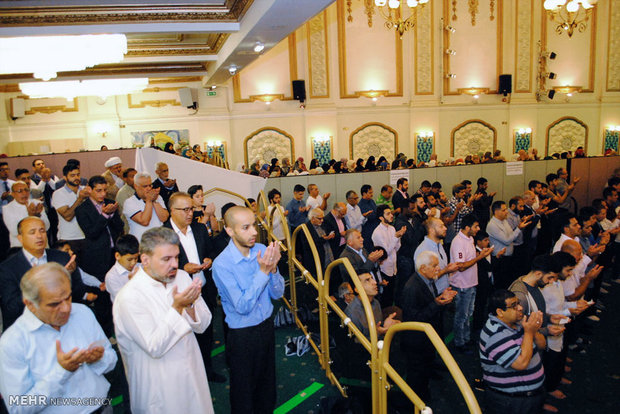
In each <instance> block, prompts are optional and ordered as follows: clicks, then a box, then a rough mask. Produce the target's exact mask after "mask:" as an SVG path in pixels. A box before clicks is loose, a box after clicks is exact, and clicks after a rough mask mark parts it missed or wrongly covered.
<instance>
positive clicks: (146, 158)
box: [135, 148, 267, 217]
mask: <svg viewBox="0 0 620 414" xmlns="http://www.w3.org/2000/svg"><path fill="white" fill-rule="evenodd" d="M158 162H165V163H166V164H167V165H168V169H169V171H170V173H169V174H170V175H169V178H172V179H176V180H177V185H178V187H179V190H181V191H187V189H188V188H189V187H190V186H192V185H195V184H200V185H202V188H203V189H204V191H205V192H207V191H208V190H210V189H212V188H215V187H217V188H223V189H225V190H228V191H232V192H235V193H237V194H240V195H242V196H244V197H245V198H254V199H256V198H257V196H258V194H259V193H260V191H261V190H262V189H263V188H265V184H266V183H267V180H266V179H265V178H261V177H257V176H254V175H249V174H242V173H239V172H235V171H230V170H226V169H224V168H219V167H215V166H213V165H209V164H204V163H202V162H198V161H194V160H190V159H187V158H183V157H180V156H178V155H174V154H168V153H167V152H163V151H158V150H155V149H153V148H138V149H137V150H136V163H135V165H136V170H138V172H146V173H149V174H150V175H151V177H153V179H156V178H157V174H155V169H156V168H157V163H158ZM240 201H241V200H240V199H238V198H236V197H231V196H229V195H227V194H225V193H216V194H215V195H210V196H208V197H205V203H215V207H216V215H217V216H218V217H219V216H220V208H221V207H222V206H223V205H224V204H226V203H228V202H233V203H235V204H242V203H241V202H240Z"/></svg>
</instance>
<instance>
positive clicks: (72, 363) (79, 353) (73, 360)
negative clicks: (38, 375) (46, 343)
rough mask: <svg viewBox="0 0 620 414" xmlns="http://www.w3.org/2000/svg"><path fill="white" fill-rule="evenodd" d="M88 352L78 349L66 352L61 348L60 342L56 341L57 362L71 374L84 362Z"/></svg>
mask: <svg viewBox="0 0 620 414" xmlns="http://www.w3.org/2000/svg"><path fill="white" fill-rule="evenodd" d="M85 354H86V350H84V349H80V350H78V348H77V347H75V348H73V349H72V350H70V351H68V352H64V351H63V350H62V347H61V346H60V341H59V340H56V360H57V361H58V364H60V366H61V367H63V368H64V369H66V370H67V371H70V372H75V371H76V370H77V369H78V368H79V367H80V365H82V363H83V362H84V356H85Z"/></svg>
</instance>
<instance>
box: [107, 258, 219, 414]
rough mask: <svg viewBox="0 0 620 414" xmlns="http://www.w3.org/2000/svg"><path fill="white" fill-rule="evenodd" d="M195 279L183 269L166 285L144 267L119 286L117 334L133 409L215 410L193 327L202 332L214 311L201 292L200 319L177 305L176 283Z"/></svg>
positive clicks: (197, 311) (182, 284)
mask: <svg viewBox="0 0 620 414" xmlns="http://www.w3.org/2000/svg"><path fill="white" fill-rule="evenodd" d="M190 283H191V279H190V277H189V275H188V274H187V273H186V272H184V271H182V270H179V271H178V272H177V275H176V278H175V280H174V281H173V282H171V283H167V284H166V286H165V287H164V285H163V284H162V283H161V282H158V281H156V280H155V279H153V278H151V277H150V276H149V275H147V274H146V273H145V272H144V269H140V270H139V271H138V272H137V273H136V275H135V276H134V277H133V278H132V279H131V280H130V281H129V282H128V283H127V284H126V285H125V286H124V287H123V288H122V289H121V290H120V292H119V293H118V295H117V296H116V300H115V301H114V307H113V315H114V325H115V329H116V338H117V340H118V345H119V347H120V351H121V355H122V357H123V363H124V364H125V373H126V374H127V380H128V382H129V395H130V398H131V411H132V412H133V413H134V414H139V413H146V414H158V413H162V414H168V413H206V414H210V413H213V404H212V402H211V393H210V391H209V384H208V382H207V374H206V372H205V368H204V364H203V361H202V355H201V354H200V348H199V347H198V342H197V341H196V337H195V335H194V334H193V332H192V331H194V332H197V333H202V332H204V331H205V329H207V326H209V323H210V322H211V312H210V311H209V308H208V307H207V305H206V304H205V301H204V300H203V298H202V297H200V298H199V299H198V300H197V301H196V303H195V304H194V309H195V315H196V321H193V320H192V319H191V317H190V316H189V315H188V314H187V313H186V312H185V311H183V315H179V313H178V312H177V311H176V310H174V309H173V308H172V302H173V297H172V289H173V287H174V286H177V289H178V291H179V292H181V291H183V290H185V289H186V288H187V286H188V285H189V284H190Z"/></svg>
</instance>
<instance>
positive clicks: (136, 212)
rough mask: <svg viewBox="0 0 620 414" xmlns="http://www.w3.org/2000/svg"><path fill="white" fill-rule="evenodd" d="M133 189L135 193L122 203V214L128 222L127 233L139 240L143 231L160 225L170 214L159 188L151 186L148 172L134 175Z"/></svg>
mask: <svg viewBox="0 0 620 414" xmlns="http://www.w3.org/2000/svg"><path fill="white" fill-rule="evenodd" d="M134 189H135V190H136V194H135V195H134V196H133V197H129V198H128V199H127V200H125V203H124V204H123V215H124V216H125V217H126V218H127V223H129V234H131V235H133V236H135V237H136V239H138V240H140V238H141V237H142V234H143V233H144V232H145V231H147V230H148V229H152V228H155V227H159V226H161V225H162V224H163V223H164V222H165V221H166V220H168V217H170V214H169V213H168V210H166V204H165V203H164V200H163V199H162V198H161V196H160V195H159V189H156V188H153V185H152V184H151V176H150V175H149V174H148V173H144V172H141V173H138V174H136V175H135V177H134Z"/></svg>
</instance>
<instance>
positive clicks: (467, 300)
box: [450, 214, 493, 355]
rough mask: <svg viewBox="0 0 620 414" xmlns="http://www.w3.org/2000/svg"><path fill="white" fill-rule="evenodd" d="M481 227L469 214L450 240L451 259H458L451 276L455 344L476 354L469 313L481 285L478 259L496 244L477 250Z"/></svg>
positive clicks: (458, 348) (456, 346)
mask: <svg viewBox="0 0 620 414" xmlns="http://www.w3.org/2000/svg"><path fill="white" fill-rule="evenodd" d="M479 230H480V225H479V224H478V218H477V217H476V216H475V215H473V214H468V215H466V216H465V217H463V220H462V221H461V230H460V231H459V232H458V233H457V235H456V236H455V237H454V239H453V240H452V244H450V259H451V261H452V263H456V265H457V267H458V271H457V272H455V273H453V274H452V275H451V276H450V285H451V286H452V288H453V289H454V290H455V291H456V292H457V295H456V311H455V313H454V328H453V330H454V346H455V348H456V350H457V351H458V352H460V353H465V354H468V355H471V354H473V350H472V349H470V345H471V343H470V334H471V325H470V323H469V319H470V317H471V316H472V315H473V314H474V304H475V300H476V286H478V265H477V263H478V262H479V261H480V260H482V259H484V258H485V257H487V256H488V255H490V254H491V252H492V251H493V247H487V248H485V249H483V250H482V251H481V252H480V254H477V253H476V246H475V245H474V236H475V235H476V233H478V231H479Z"/></svg>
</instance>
